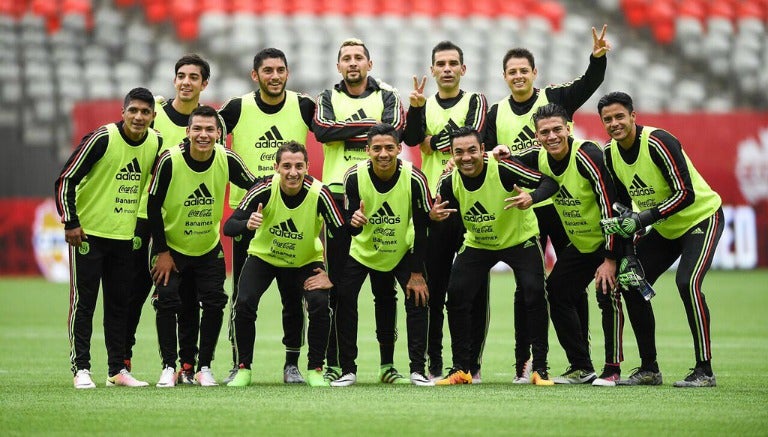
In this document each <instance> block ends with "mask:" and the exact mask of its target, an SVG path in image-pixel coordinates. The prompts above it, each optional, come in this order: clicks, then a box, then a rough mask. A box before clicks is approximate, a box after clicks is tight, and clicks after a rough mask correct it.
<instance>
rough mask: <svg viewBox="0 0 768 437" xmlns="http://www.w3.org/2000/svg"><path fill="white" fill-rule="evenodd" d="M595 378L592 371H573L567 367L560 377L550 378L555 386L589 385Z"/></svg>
mask: <svg viewBox="0 0 768 437" xmlns="http://www.w3.org/2000/svg"><path fill="white" fill-rule="evenodd" d="M596 378H597V375H595V372H594V370H583V369H574V368H573V367H569V368H568V370H566V371H565V373H563V374H562V375H560V376H556V377H554V378H552V382H554V383H555V384H589V383H591V382H592V381H594V380H595V379H596Z"/></svg>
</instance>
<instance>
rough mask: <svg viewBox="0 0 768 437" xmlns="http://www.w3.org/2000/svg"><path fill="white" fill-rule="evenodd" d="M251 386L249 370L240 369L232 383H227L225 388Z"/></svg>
mask: <svg viewBox="0 0 768 437" xmlns="http://www.w3.org/2000/svg"><path fill="white" fill-rule="evenodd" d="M249 385H251V369H246V368H240V369H237V373H236V374H235V377H234V378H233V379H232V381H229V382H228V383H227V387H248V386H249Z"/></svg>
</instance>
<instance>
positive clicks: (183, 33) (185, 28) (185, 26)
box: [176, 16, 200, 40]
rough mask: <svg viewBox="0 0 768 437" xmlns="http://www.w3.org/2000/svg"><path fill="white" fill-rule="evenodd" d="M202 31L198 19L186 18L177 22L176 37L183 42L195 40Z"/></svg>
mask: <svg viewBox="0 0 768 437" xmlns="http://www.w3.org/2000/svg"><path fill="white" fill-rule="evenodd" d="M199 31H200V27H199V24H198V20H197V17H194V16H192V17H186V18H184V19H183V20H181V21H177V22H176V36H178V37H179V39H181V40H194V39H197V35H198V33H199Z"/></svg>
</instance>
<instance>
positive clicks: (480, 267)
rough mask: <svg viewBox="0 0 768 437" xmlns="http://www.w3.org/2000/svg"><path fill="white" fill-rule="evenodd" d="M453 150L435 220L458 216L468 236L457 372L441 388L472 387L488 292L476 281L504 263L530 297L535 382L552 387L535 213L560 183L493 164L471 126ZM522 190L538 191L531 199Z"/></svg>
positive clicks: (458, 281) (455, 346)
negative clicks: (479, 302)
mask: <svg viewBox="0 0 768 437" xmlns="http://www.w3.org/2000/svg"><path fill="white" fill-rule="evenodd" d="M451 152H452V153H453V160H454V163H455V168H454V170H453V171H452V172H451V173H448V174H446V175H444V176H443V178H442V179H441V180H440V184H439V186H438V194H437V196H436V203H435V206H434V208H433V209H432V210H431V211H430V213H429V215H430V218H431V219H432V220H436V221H441V220H445V219H446V218H448V217H449V216H450V214H451V213H454V212H457V211H459V212H460V214H461V219H462V221H463V222H464V227H465V228H466V230H467V232H466V234H465V235H464V246H463V247H462V248H461V250H460V251H459V254H458V255H457V256H456V261H454V264H453V269H452V270H451V277H450V280H449V281H448V302H447V303H446V308H447V310H448V326H449V328H450V331H451V350H452V352H453V366H452V368H451V370H450V372H449V373H448V375H446V376H445V378H443V379H441V380H438V381H437V382H436V384H437V385H450V384H471V383H472V376H471V374H470V373H469V368H470V366H471V364H472V362H471V361H472V355H471V338H472V336H473V332H472V329H473V327H472V320H471V314H472V311H473V308H472V306H473V303H474V302H475V295H476V294H477V293H479V292H481V290H480V287H479V284H478V280H477V278H482V277H486V276H487V275H488V273H489V271H490V269H491V267H493V266H494V265H496V263H498V262H499V261H503V262H505V263H506V264H507V265H509V266H510V267H512V269H513V270H514V273H515V282H516V283H517V284H519V288H520V290H521V292H522V293H523V296H524V297H525V308H526V319H525V320H526V323H527V326H526V329H527V332H528V337H529V338H530V342H531V345H532V348H533V369H534V370H533V373H532V376H531V379H532V382H533V383H534V384H536V385H552V384H553V382H552V381H551V380H549V375H548V374H547V351H548V348H549V346H548V343H547V330H548V329H549V316H548V314H547V302H546V298H545V292H544V258H543V253H542V249H541V245H540V243H539V238H538V235H537V233H538V229H537V228H536V220H535V216H534V214H533V211H531V210H530V209H529V207H530V206H531V205H532V204H533V203H535V202H538V201H540V200H542V199H545V198H547V197H549V196H551V195H552V194H554V193H555V191H557V184H556V183H555V182H554V181H553V180H552V179H551V178H549V177H547V176H544V175H542V174H540V173H538V172H536V171H534V170H531V169H529V168H528V167H525V166H523V165H521V164H520V163H519V162H516V161H509V160H501V161H496V160H495V159H493V158H491V159H489V158H488V154H487V153H485V149H484V148H483V143H482V140H481V138H480V134H479V133H478V132H477V131H476V130H474V129H472V128H469V127H462V128H459V129H457V130H455V131H453V132H452V133H451ZM518 184H519V185H522V186H524V187H527V188H536V189H535V191H533V192H532V193H526V192H524V191H522V190H521V189H520V188H519V187H518ZM537 187H538V188H537ZM505 202H507V204H506V205H505ZM446 206H447V208H446Z"/></svg>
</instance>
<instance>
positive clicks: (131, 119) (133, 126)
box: [123, 99, 155, 141]
mask: <svg viewBox="0 0 768 437" xmlns="http://www.w3.org/2000/svg"><path fill="white" fill-rule="evenodd" d="M154 119H155V108H154V106H152V105H150V104H149V103H147V102H145V101H143V100H138V99H134V100H131V101H130V102H128V105H127V106H126V107H125V108H123V132H125V135H126V136H127V137H128V138H130V139H131V140H133V141H139V140H140V139H142V138H143V137H144V134H146V133H147V129H149V125H150V124H151V123H152V120H154Z"/></svg>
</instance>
